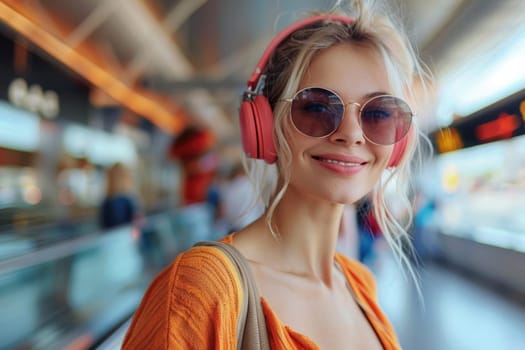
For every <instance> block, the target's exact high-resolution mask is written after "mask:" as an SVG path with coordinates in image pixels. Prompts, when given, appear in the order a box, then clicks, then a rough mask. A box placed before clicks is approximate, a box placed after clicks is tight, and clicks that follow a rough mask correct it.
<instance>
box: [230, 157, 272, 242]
mask: <svg viewBox="0 0 525 350" xmlns="http://www.w3.org/2000/svg"><path fill="white" fill-rule="evenodd" d="M220 208H221V209H220V212H221V214H222V220H223V221H224V222H225V224H226V226H227V231H228V232H234V231H237V230H240V229H241V228H243V227H245V226H247V225H249V224H251V223H252V222H253V221H255V219H257V218H259V216H261V215H262V213H263V211H264V206H263V204H262V203H261V201H260V200H258V199H257V193H255V187H254V185H253V184H252V182H251V181H250V179H249V178H248V176H247V175H246V172H245V171H244V167H243V166H242V163H241V162H239V163H237V164H236V165H234V166H233V168H232V170H231V173H230V176H229V178H228V180H227V181H225V182H224V183H223V184H222V186H221V188H220Z"/></svg>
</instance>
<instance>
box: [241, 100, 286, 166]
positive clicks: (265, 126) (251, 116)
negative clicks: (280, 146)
mask: <svg viewBox="0 0 525 350" xmlns="http://www.w3.org/2000/svg"><path fill="white" fill-rule="evenodd" d="M239 118H240V128H241V139H242V145H243V148H244V152H245V153H246V155H247V156H248V157H249V158H255V159H264V160H265V161H266V163H268V164H272V163H275V161H276V160H277V154H276V152H275V145H274V142H273V113H272V109H271V107H270V104H269V103H268V100H267V99H266V97H265V96H263V95H258V96H257V97H255V99H254V100H253V101H243V102H242V103H241V108H240V111H239Z"/></svg>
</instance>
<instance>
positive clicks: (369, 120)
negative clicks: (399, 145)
mask: <svg viewBox="0 0 525 350" xmlns="http://www.w3.org/2000/svg"><path fill="white" fill-rule="evenodd" d="M411 122H412V111H411V110H410V107H409V106H408V104H407V103H406V102H405V101H403V100H401V99H399V98H397V97H393V96H378V97H375V98H373V99H371V100H370V101H368V102H367V103H366V104H365V105H364V106H363V108H362V110H361V127H362V128H363V132H364V134H365V135H366V137H367V138H368V139H369V140H370V141H372V142H374V143H376V144H380V145H392V144H394V143H396V142H397V141H399V140H401V139H402V138H403V137H404V136H405V135H406V134H407V132H408V130H409V129H410V124H411Z"/></svg>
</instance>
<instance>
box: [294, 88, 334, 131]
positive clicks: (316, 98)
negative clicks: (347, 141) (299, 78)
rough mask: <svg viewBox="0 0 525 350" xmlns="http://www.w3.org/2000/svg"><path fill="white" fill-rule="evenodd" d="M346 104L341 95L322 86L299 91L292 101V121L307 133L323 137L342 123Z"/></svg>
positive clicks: (298, 128)
mask: <svg viewBox="0 0 525 350" xmlns="http://www.w3.org/2000/svg"><path fill="white" fill-rule="evenodd" d="M343 111H344V106H343V105H342V103H341V101H340V99H339V97H337V95H335V94H334V93H332V92H331V91H328V90H325V89H321V88H309V89H304V90H302V91H299V93H298V94H297V95H296V96H295V98H294V100H293V102H292V111H291V114H292V121H293V124H294V125H295V127H296V128H297V130H299V131H300V132H302V133H303V134H305V135H308V136H313V137H323V136H327V135H329V134H331V133H332V132H333V131H334V130H336V129H337V128H338V126H339V124H340V123H341V119H342V117H343Z"/></svg>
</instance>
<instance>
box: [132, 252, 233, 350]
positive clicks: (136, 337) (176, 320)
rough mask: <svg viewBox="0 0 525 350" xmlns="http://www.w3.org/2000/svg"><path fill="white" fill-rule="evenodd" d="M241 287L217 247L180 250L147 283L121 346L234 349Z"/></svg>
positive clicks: (136, 347) (230, 265) (227, 260)
mask: <svg viewBox="0 0 525 350" xmlns="http://www.w3.org/2000/svg"><path fill="white" fill-rule="evenodd" d="M241 302H242V287H241V285H240V281H239V279H238V277H237V275H236V271H235V268H234V266H233V265H232V263H231V262H230V260H229V259H228V258H227V257H226V256H225V255H224V254H223V253H222V252H221V251H219V250H218V249H214V248H212V247H196V248H192V249H190V250H189V251H187V252H185V253H182V254H181V255H180V256H179V257H178V258H177V259H176V260H175V262H174V263H172V264H171V265H170V266H169V267H167V268H166V269H165V270H163V271H162V272H161V273H160V274H159V275H158V276H157V277H156V278H155V280H154V281H153V282H152V284H151V285H150V286H149V288H148V290H147V291H146V293H145V295H144V297H143V299H142V302H141V304H140V306H139V307H138V309H137V311H136V313H135V315H134V317H133V320H132V323H131V325H130V327H129V329H128V332H127V334H126V337H125V339H124V342H123V346H122V349H125V350H126V349H163V350H164V349H224V350H226V349H228V350H229V349H231V350H233V349H235V348H236V345H237V344H236V339H237V336H236V327H237V318H238V315H239V310H240V305H241Z"/></svg>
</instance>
